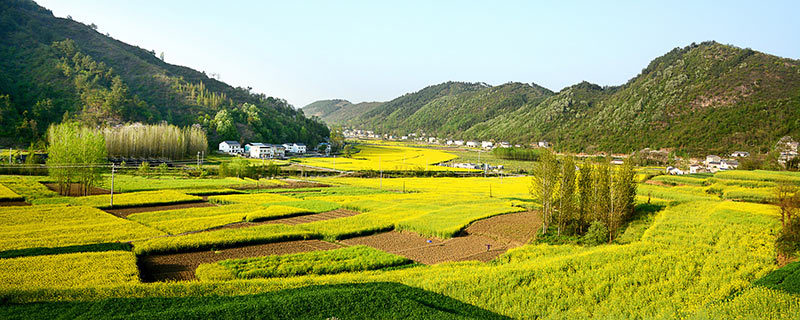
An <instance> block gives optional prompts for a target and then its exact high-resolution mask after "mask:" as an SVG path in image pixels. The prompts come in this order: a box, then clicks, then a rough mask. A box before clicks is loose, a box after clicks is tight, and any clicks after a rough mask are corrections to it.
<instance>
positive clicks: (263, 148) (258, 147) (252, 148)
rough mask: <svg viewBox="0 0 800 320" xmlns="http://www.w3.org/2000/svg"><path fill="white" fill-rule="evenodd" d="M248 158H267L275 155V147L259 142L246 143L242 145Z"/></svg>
mask: <svg viewBox="0 0 800 320" xmlns="http://www.w3.org/2000/svg"><path fill="white" fill-rule="evenodd" d="M244 147H245V149H246V150H247V153H248V154H249V155H250V158H256V159H267V158H272V157H274V156H275V149H273V148H272V146H271V145H268V144H264V143H261V142H253V143H248V144H247V145H245V146H244Z"/></svg>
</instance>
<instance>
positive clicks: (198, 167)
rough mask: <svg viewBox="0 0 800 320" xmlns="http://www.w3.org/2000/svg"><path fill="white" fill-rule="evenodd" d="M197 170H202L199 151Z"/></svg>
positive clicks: (198, 152)
mask: <svg viewBox="0 0 800 320" xmlns="http://www.w3.org/2000/svg"><path fill="white" fill-rule="evenodd" d="M197 170H200V151H197Z"/></svg>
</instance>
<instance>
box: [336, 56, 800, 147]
mask: <svg viewBox="0 0 800 320" xmlns="http://www.w3.org/2000/svg"><path fill="white" fill-rule="evenodd" d="M451 87H456V88H457V89H455V90H450V91H449V90H447V88H451ZM431 90H432V91H435V94H431V93H430V92H427V91H431ZM407 101H413V104H412V103H408V102H407ZM335 114H336V111H333V112H332V113H331V114H328V115H327V117H332V115H335ZM395 114H396V116H392V115H395ZM338 123H340V124H345V125H348V126H351V127H358V128H361V129H368V130H375V131H376V132H379V133H391V134H400V135H403V134H407V133H411V132H417V133H422V132H424V133H426V134H428V135H431V136H436V137H439V138H443V139H446V138H458V139H488V140H498V141H501V140H502V141H510V142H514V143H530V142H534V141H537V140H549V141H551V142H553V143H554V144H555V145H556V148H557V149H559V150H562V151H570V152H584V151H586V152H594V151H611V152H632V151H635V150H639V149H642V148H646V147H649V148H672V149H676V150H679V151H682V152H687V153H691V154H702V153H725V152H730V151H733V150H746V151H756V152H763V151H766V150H768V149H769V148H770V147H771V146H772V145H773V144H774V143H775V142H776V141H777V140H778V139H779V138H780V137H782V136H785V135H792V136H800V61H798V60H794V59H788V58H781V57H777V56H773V55H769V54H765V53H761V52H757V51H754V50H751V49H742V48H738V47H734V46H730V45H723V44H719V43H716V42H713V41H709V42H704V43H701V44H692V45H689V46H686V47H684V48H675V49H674V50H672V51H670V52H668V53H667V54H665V55H663V56H661V57H658V58H656V59H654V60H653V61H652V62H651V63H650V64H649V65H648V66H647V67H646V68H644V69H643V70H642V72H641V73H640V74H639V75H637V76H636V77H634V78H632V79H631V80H629V81H628V82H627V83H626V84H624V85H621V86H615V87H601V86H599V85H596V84H592V83H588V82H585V81H584V82H581V83H578V84H575V85H572V86H569V87H567V88H564V89H562V90H561V91H559V92H557V93H554V92H551V91H550V90H547V89H545V88H542V87H539V86H537V85H535V84H530V85H528V84H520V83H508V84H504V85H500V86H496V87H492V86H488V85H485V84H468V83H458V82H448V83H443V84H439V85H435V86H431V87H428V88H425V89H423V90H420V91H418V92H415V93H410V94H406V95H404V96H402V97H399V98H397V99H394V100H392V101H390V102H387V103H385V104H383V105H381V106H380V107H378V108H375V109H373V110H370V111H369V112H365V113H363V114H360V115H357V116H352V117H344V119H341V120H339V122H338Z"/></svg>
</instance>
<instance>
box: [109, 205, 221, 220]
mask: <svg viewBox="0 0 800 320" xmlns="http://www.w3.org/2000/svg"><path fill="white" fill-rule="evenodd" d="M213 206H215V204H213V203H208V202H191V203H179V204H170V205H163V206H149V207H133V208H122V209H106V210H104V211H105V212H108V213H110V214H113V215H115V216H117V217H120V218H125V217H127V216H129V215H132V214H134V213H142V212H151V211H164V210H174V209H185V208H204V207H213Z"/></svg>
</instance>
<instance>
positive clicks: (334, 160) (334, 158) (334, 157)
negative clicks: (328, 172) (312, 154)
mask: <svg viewBox="0 0 800 320" xmlns="http://www.w3.org/2000/svg"><path fill="white" fill-rule="evenodd" d="M333 171H336V155H335V154H334V155H333Z"/></svg>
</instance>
